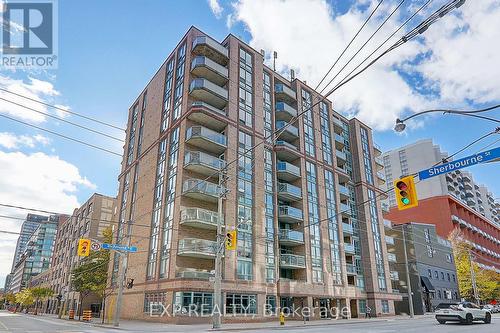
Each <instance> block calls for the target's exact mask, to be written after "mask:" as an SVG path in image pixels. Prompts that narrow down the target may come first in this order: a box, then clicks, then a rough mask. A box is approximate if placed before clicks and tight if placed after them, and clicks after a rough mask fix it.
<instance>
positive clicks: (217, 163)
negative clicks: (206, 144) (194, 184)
mask: <svg viewBox="0 0 500 333" xmlns="http://www.w3.org/2000/svg"><path fill="white" fill-rule="evenodd" d="M184 165H185V166H188V165H201V166H205V167H208V168H211V169H214V170H221V169H223V168H224V167H225V166H226V161H224V160H221V159H219V158H217V157H215V156H212V155H209V154H206V153H204V152H201V151H186V153H185V154H184Z"/></svg>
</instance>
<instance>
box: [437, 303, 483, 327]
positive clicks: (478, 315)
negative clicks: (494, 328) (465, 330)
mask: <svg viewBox="0 0 500 333" xmlns="http://www.w3.org/2000/svg"><path fill="white" fill-rule="evenodd" d="M436 320H437V321H438V322H439V323H440V324H444V323H446V322H447V321H455V322H460V323H462V324H472V322H474V321H479V320H480V321H484V322H485V323H486V324H489V323H491V312H490V311H489V310H488V309H481V308H480V307H479V306H477V305H476V304H474V303H470V302H462V303H455V304H450V306H449V307H448V308H440V309H438V310H436Z"/></svg>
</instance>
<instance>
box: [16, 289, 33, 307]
mask: <svg viewBox="0 0 500 333" xmlns="http://www.w3.org/2000/svg"><path fill="white" fill-rule="evenodd" d="M15 296H16V303H19V305H21V307H26V306H30V305H31V304H33V302H34V301H35V299H34V298H33V294H32V293H31V290H30V289H24V290H21V291H20V292H18V293H17V294H16V295H15Z"/></svg>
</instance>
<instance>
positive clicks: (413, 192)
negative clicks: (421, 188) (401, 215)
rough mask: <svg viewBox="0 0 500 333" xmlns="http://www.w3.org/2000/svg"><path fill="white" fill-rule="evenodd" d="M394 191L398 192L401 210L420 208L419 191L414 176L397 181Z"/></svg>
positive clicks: (397, 197)
mask: <svg viewBox="0 0 500 333" xmlns="http://www.w3.org/2000/svg"><path fill="white" fill-rule="evenodd" d="M394 191H395V192H396V200H397V202H398V209H399V210H403V209H408V208H412V207H416V206H418V199H417V189H416V187H415V181H414V180H413V176H408V177H404V178H401V179H397V180H395V181H394Z"/></svg>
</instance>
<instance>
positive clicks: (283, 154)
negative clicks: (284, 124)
mask: <svg viewBox="0 0 500 333" xmlns="http://www.w3.org/2000/svg"><path fill="white" fill-rule="evenodd" d="M274 148H275V149H274V150H275V151H276V156H277V157H278V159H280V160H284V161H288V162H293V161H295V160H296V159H298V158H299V157H300V152H299V149H298V148H297V147H296V146H294V145H292V144H291V143H289V142H286V141H283V140H278V141H276V143H275V145H274Z"/></svg>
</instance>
